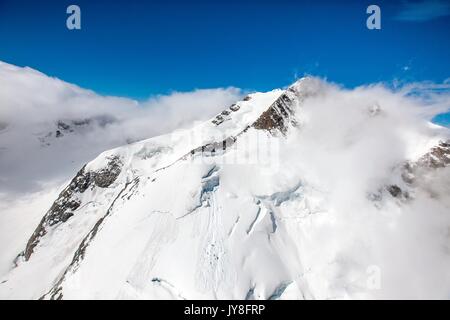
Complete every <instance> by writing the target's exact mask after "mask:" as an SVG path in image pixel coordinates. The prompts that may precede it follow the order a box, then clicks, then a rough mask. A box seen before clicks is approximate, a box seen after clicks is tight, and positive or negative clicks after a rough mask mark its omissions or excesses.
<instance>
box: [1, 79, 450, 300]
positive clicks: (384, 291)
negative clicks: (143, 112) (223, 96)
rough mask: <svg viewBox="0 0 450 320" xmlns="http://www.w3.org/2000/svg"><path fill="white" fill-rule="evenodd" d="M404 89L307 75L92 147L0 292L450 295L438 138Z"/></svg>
mask: <svg viewBox="0 0 450 320" xmlns="http://www.w3.org/2000/svg"><path fill="white" fill-rule="evenodd" d="M422 110H423V108H421V106H420V105H419V102H418V101H417V100H414V98H411V97H405V96H401V95H398V94H394V93H392V92H390V91H389V90H387V89H385V88H382V87H369V88H360V89H357V90H356V91H347V90H342V89H340V88H337V87H335V86H333V85H330V84H328V83H326V82H323V81H321V80H319V79H316V78H303V79H301V80H299V81H297V82H296V83H294V84H293V85H291V86H290V87H289V88H287V89H286V90H274V91H271V92H267V93H254V94H251V95H249V96H248V97H246V98H245V99H244V100H243V101H240V102H238V103H237V104H235V105H232V106H230V107H229V108H227V109H226V110H224V112H222V113H221V114H219V115H217V116H216V117H214V118H212V119H210V120H209V121H207V122H205V123H202V124H200V125H197V126H195V127H194V128H192V129H190V130H178V131H175V132H173V133H172V134H169V135H163V136H159V137H155V138H151V139H148V140H144V141H141V142H136V143H133V144H130V145H127V146H124V147H120V148H116V149H112V150H109V151H107V152H104V153H102V154H101V155H99V156H98V157H97V158H96V159H94V160H93V161H91V162H89V163H88V164H87V165H86V166H84V167H83V168H82V169H81V170H80V171H79V172H78V174H77V175H76V176H75V177H74V178H73V180H72V181H70V183H68V184H67V185H66V187H65V188H64V190H63V191H62V192H61V193H60V195H59V196H58V198H57V199H56V200H55V202H54V203H53V205H52V206H51V208H50V209H49V211H48V212H47V213H46V215H45V216H44V217H43V218H42V220H41V222H40V223H39V225H38V226H37V228H36V230H35V232H34V233H33V235H31V237H30V239H29V241H28V244H27V246H26V247H25V248H23V251H22V253H20V254H19V255H18V257H17V258H16V259H15V265H14V266H13V267H12V268H11V270H10V271H9V273H7V274H6V275H5V276H4V277H3V278H2V279H0V297H2V298H7V299H12V298H25V299H38V298H44V299H348V298H449V297H450V255H449V252H450V247H449V243H450V236H449V233H448V230H449V228H450V215H449V212H450V211H449V207H450V192H449V191H450V190H449V189H450V171H449V166H448V165H449V164H450V145H449V144H448V143H446V142H445V141H447V140H448V138H449V133H448V130H447V129H444V128H441V127H438V126H434V125H431V124H430V123H429V122H428V121H427V120H426V119H424V118H423V115H422V114H421V113H422Z"/></svg>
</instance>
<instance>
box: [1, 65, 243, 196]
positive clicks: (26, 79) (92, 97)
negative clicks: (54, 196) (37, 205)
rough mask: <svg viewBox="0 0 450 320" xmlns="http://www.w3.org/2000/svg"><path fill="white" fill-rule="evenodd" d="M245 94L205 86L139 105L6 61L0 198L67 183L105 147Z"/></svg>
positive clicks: (168, 127)
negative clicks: (45, 186)
mask: <svg viewBox="0 0 450 320" xmlns="http://www.w3.org/2000/svg"><path fill="white" fill-rule="evenodd" d="M243 94H244V93H243V91H242V90H240V89H237V88H217V89H202V90H195V91H192V92H173V93H171V94H169V95H159V96H155V97H152V98H150V99H148V100H146V101H142V102H138V101H134V100H131V99H126V98H119V97H110V96H100V95H98V94H96V93H94V92H92V91H89V90H85V89H82V88H79V87H77V86H75V85H72V84H69V83H66V82H64V81H61V80H59V79H56V78H51V77H48V76H46V75H44V74H42V73H40V72H38V71H36V70H33V69H30V68H19V67H16V66H12V65H9V64H6V63H3V62H0V195H1V194H2V193H3V195H5V193H11V192H13V193H16V192H27V191H35V190H39V189H40V188H41V187H42V186H43V185H46V184H48V183H55V184H58V183H62V182H63V181H64V180H66V179H69V178H70V177H71V176H72V175H73V174H74V173H75V172H76V171H77V170H78V169H79V168H80V167H81V166H82V165H83V164H84V163H85V162H87V161H89V160H91V159H92V158H94V157H95V156H97V155H98V154H99V153H100V152H102V151H104V150H107V149H110V148H113V147H118V146H121V145H124V144H127V143H131V142H134V141H138V140H142V139H147V138H150V137H152V136H156V135H160V134H163V133H167V132H170V131H172V130H174V129H175V128H180V127H189V126H191V125H193V123H195V121H201V120H205V119H208V118H210V117H211V116H213V115H215V114H216V113H217V112H218V111H219V110H220V111H221V110H222V109H224V108H225V107H227V106H228V105H230V104H232V103H233V102H235V101H236V100H239V99H240V98H241V97H242V96H243Z"/></svg>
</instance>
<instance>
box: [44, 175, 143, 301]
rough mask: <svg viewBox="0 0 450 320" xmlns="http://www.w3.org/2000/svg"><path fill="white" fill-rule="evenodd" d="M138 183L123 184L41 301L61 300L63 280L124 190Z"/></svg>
mask: <svg viewBox="0 0 450 320" xmlns="http://www.w3.org/2000/svg"><path fill="white" fill-rule="evenodd" d="M138 183H139V178H135V179H134V180H132V181H130V182H127V183H125V186H124V187H123V188H122V190H120V192H119V193H118V194H117V196H116V197H115V198H114V200H113V201H112V202H111V204H110V205H109V207H108V210H106V213H105V214H104V216H103V217H101V218H100V219H99V220H98V221H97V222H96V223H95V225H94V227H93V228H92V229H91V231H90V232H89V233H88V234H87V235H86V236H85V237H84V239H83V241H81V243H80V245H79V246H78V249H77V250H76V251H75V253H74V255H73V258H72V262H71V263H70V265H69V266H68V267H67V268H66V270H65V271H64V273H63V275H62V277H61V278H60V279H59V280H58V282H57V283H56V284H55V285H54V286H53V288H52V289H50V291H49V292H48V293H46V294H45V295H43V296H42V297H41V299H44V298H46V297H49V298H50V299H51V300H61V299H62V298H63V290H62V283H63V282H64V279H65V278H66V276H67V274H69V273H73V272H75V270H76V269H77V268H78V266H79V264H80V262H81V261H82V260H83V259H84V256H85V253H86V249H87V248H88V246H89V245H90V243H91V241H92V239H94V238H95V236H96V235H97V233H98V231H99V229H100V226H101V225H102V224H103V222H104V220H105V219H106V217H108V216H109V215H110V213H111V211H112V209H113V207H114V204H115V203H116V201H117V200H118V199H120V198H121V196H122V195H123V194H124V193H125V192H126V190H127V189H128V187H129V186H130V185H132V187H131V188H130V190H132V189H133V188H134V187H135V186H136V185H137V184H138ZM122 198H123V197H122ZM128 199H129V198H128Z"/></svg>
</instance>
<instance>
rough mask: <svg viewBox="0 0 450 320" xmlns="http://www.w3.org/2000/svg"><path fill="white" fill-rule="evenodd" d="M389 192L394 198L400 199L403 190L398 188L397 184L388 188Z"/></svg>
mask: <svg viewBox="0 0 450 320" xmlns="http://www.w3.org/2000/svg"><path fill="white" fill-rule="evenodd" d="M387 190H388V191H389V193H390V194H391V195H392V196H393V197H394V198H398V197H400V196H401V195H402V189H400V187H399V186H396V185H395V184H394V185H390V186H388V187H387Z"/></svg>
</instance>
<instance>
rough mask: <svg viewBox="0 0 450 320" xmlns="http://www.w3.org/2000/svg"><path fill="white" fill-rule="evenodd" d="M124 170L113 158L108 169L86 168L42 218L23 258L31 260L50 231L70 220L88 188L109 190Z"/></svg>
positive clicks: (117, 160) (116, 159) (120, 163)
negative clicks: (91, 169) (90, 169)
mask: <svg viewBox="0 0 450 320" xmlns="http://www.w3.org/2000/svg"><path fill="white" fill-rule="evenodd" d="M121 169H122V161H121V160H120V158H119V157H111V158H109V159H108V164H107V165H106V167H104V168H102V169H100V170H98V171H88V170H86V166H84V167H83V168H82V169H81V170H80V171H78V173H77V174H76V176H75V177H74V178H73V179H72V181H71V182H70V183H69V185H68V186H67V187H66V188H65V189H64V190H63V191H62V192H61V193H60V194H59V196H58V198H57V199H56V201H55V202H54V203H53V205H52V206H51V208H50V209H49V211H48V212H47V213H46V214H45V216H44V217H43V218H42V220H41V222H40V223H39V225H38V227H37V228H36V230H35V231H34V232H33V234H32V235H31V237H30V239H29V240H28V243H27V245H26V248H25V250H24V252H22V253H21V255H20V256H23V257H24V259H25V260H28V259H30V257H31V255H32V254H33V251H34V249H35V247H36V246H37V245H38V243H39V241H40V240H41V239H42V237H43V236H45V235H46V234H47V232H48V230H49V229H50V228H52V227H55V225H57V224H59V223H64V222H66V221H67V220H69V219H70V218H71V217H72V216H73V215H74V214H75V212H76V210H77V209H78V208H79V207H80V206H81V200H80V195H81V194H82V193H84V192H85V191H86V190H87V189H88V188H95V187H99V188H107V187H109V186H110V185H111V184H112V183H113V182H114V181H115V180H116V179H117V177H118V176H119V174H120V172H121Z"/></svg>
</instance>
